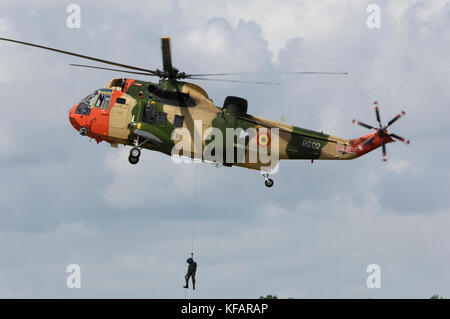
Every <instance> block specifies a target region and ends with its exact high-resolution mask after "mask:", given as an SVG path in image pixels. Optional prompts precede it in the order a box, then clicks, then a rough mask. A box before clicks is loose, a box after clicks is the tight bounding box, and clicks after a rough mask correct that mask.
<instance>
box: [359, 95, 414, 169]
mask: <svg viewBox="0 0 450 319" xmlns="http://www.w3.org/2000/svg"><path fill="white" fill-rule="evenodd" d="M373 104H374V108H375V116H376V119H377V122H378V128H376V127H374V126H372V125H369V124H366V123H363V122H359V121H357V120H353V123H355V124H357V125H359V126H362V127H365V128H367V129H369V130H375V131H376V134H375V135H373V136H372V137H370V138H368V139H367V140H365V141H364V142H363V143H362V145H363V146H366V145H369V144H371V143H372V142H373V141H374V139H375V138H376V137H379V138H380V139H381V141H382V142H381V151H382V155H383V162H386V161H387V157H386V139H387V138H389V137H390V138H394V139H395V140H398V141H401V142H403V143H405V144H409V140H408V139H405V138H404V137H401V136H399V135H397V134H394V133H388V131H387V129H388V128H389V127H390V126H391V125H392V124H394V123H395V122H396V121H397V120H398V119H400V118H401V117H403V116H404V115H405V114H406V113H405V111H401V113H399V114H397V115H396V116H395V117H394V118H393V119H392V120H390V121H389V122H388V124H387V125H385V126H383V124H382V122H381V117H380V110H379V108H378V102H377V101H375V102H374V103H373ZM390 141H391V142H392V140H390ZM387 142H388V143H389V140H388V141H387Z"/></svg>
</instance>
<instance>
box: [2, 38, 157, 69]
mask: <svg viewBox="0 0 450 319" xmlns="http://www.w3.org/2000/svg"><path fill="white" fill-rule="evenodd" d="M0 40H3V41H8V42H13V43H19V44H23V45H28V46H30V47H35V48H40V49H45V50H49V51H54V52H58V53H62V54H67V55H72V56H76V57H79V58H82V59H87V60H92V61H96V62H100V63H105V64H111V65H115V66H119V67H122V68H126V69H131V70H137V71H145V72H148V73H155V71H153V70H148V69H143V68H139V67H136V66H132V65H127V64H122V63H117V62H114V61H109V60H103V59H99V58H94V57H91V56H87V55H82V54H78V53H74V52H70V51H64V50H60V49H55V48H50V47H46V46H43V45H38V44H33V43H29V42H23V41H18V40H13V39H7V38H0Z"/></svg>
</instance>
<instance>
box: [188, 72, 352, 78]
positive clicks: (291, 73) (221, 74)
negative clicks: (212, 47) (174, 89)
mask: <svg viewBox="0 0 450 319" xmlns="http://www.w3.org/2000/svg"><path fill="white" fill-rule="evenodd" d="M259 74H280V75H283V74H285V75H293V74H348V73H347V72H235V73H201V74H188V75H187V77H191V76H227V75H259Z"/></svg>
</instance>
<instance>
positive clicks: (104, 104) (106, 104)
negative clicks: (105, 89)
mask: <svg viewBox="0 0 450 319" xmlns="http://www.w3.org/2000/svg"><path fill="white" fill-rule="evenodd" d="M110 99H111V96H109V95H105V98H104V99H103V102H102V104H101V105H100V107H101V108H102V109H104V110H109V100H110Z"/></svg>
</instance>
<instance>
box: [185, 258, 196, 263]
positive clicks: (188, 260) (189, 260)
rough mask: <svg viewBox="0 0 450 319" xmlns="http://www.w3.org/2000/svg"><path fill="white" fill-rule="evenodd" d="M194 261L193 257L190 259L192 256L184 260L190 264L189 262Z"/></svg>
mask: <svg viewBox="0 0 450 319" xmlns="http://www.w3.org/2000/svg"><path fill="white" fill-rule="evenodd" d="M193 261H194V259H192V258H188V259H187V260H186V262H187V263H188V264H190V263H191V262H193Z"/></svg>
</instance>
